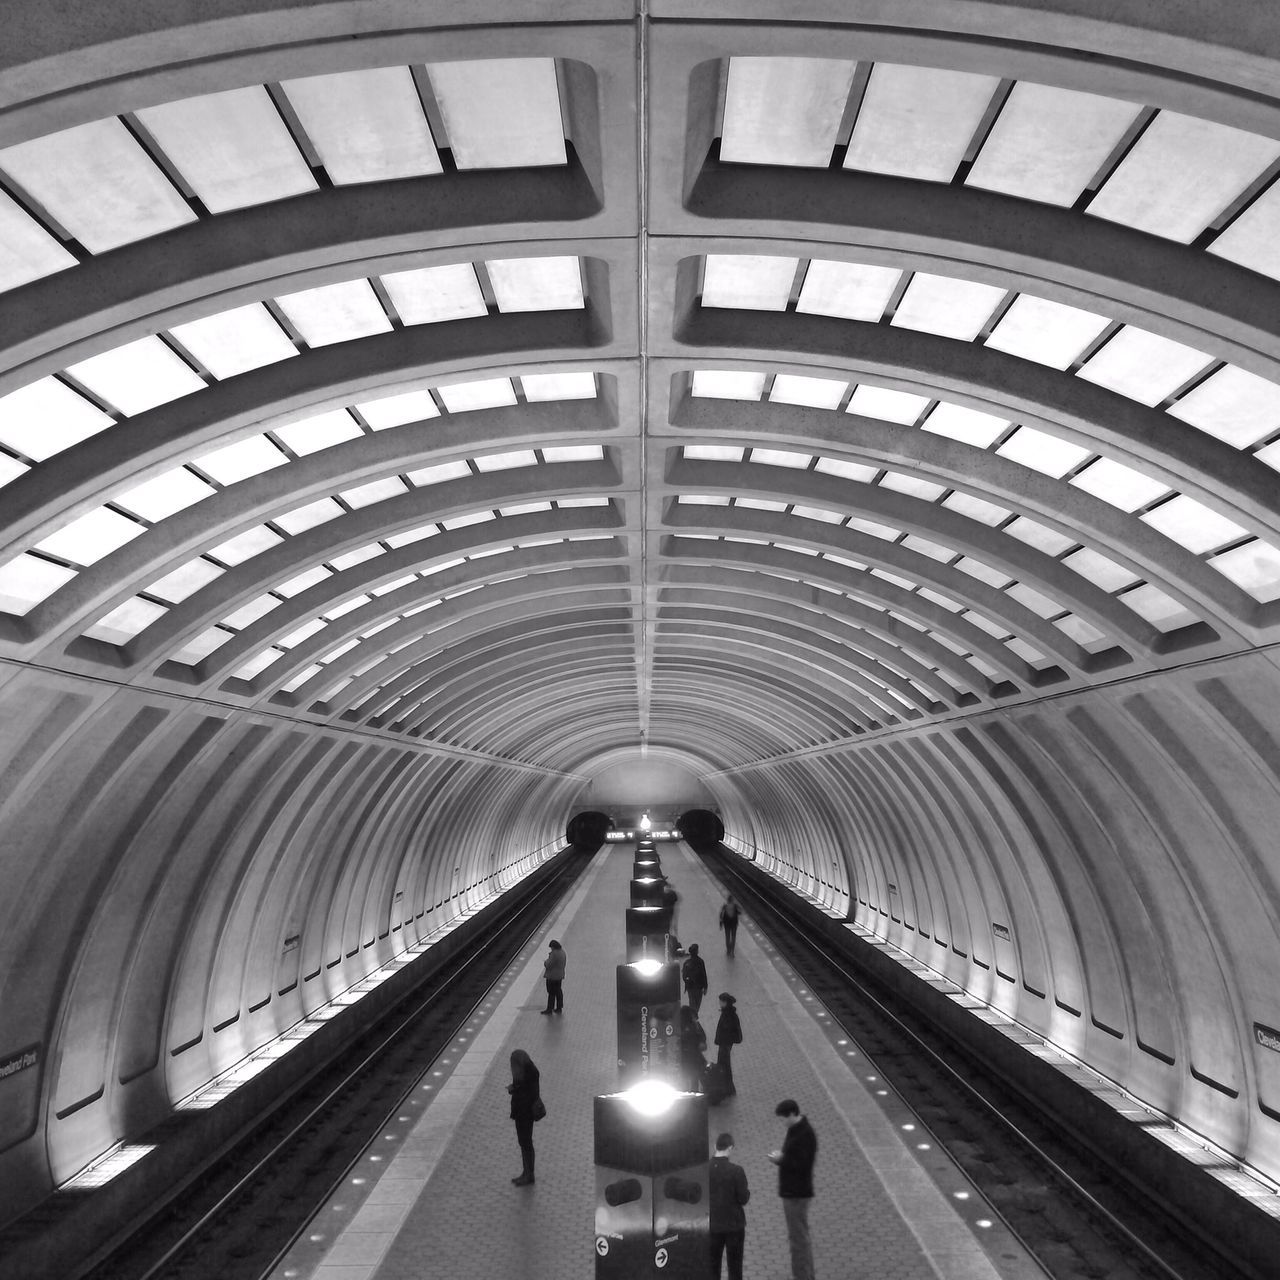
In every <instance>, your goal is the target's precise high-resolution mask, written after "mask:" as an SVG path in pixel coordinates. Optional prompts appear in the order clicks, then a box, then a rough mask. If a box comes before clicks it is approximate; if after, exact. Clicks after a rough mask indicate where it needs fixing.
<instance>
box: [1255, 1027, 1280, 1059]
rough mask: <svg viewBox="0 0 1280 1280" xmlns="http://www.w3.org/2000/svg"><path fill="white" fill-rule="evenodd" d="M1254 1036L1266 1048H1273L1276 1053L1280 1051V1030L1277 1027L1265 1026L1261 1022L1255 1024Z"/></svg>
mask: <svg viewBox="0 0 1280 1280" xmlns="http://www.w3.org/2000/svg"><path fill="white" fill-rule="evenodd" d="M1253 1038H1254V1039H1255V1040H1257V1042H1258V1043H1259V1044H1260V1045H1261V1046H1262V1047H1263V1048H1264V1049H1272V1050H1274V1051H1275V1052H1276V1053H1280V1031H1277V1030H1276V1029H1275V1027H1264V1026H1263V1025H1262V1023H1261V1022H1255V1023H1254V1024H1253Z"/></svg>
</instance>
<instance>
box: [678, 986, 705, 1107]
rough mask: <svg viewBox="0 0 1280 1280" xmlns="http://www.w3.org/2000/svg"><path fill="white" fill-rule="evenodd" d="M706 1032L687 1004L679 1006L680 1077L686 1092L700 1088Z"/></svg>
mask: <svg viewBox="0 0 1280 1280" xmlns="http://www.w3.org/2000/svg"><path fill="white" fill-rule="evenodd" d="M706 1051H707V1033H706V1032H705V1031H703V1029H702V1023H700V1022H699V1021H698V1019H697V1018H695V1017H694V1016H693V1010H692V1009H691V1008H689V1006H688V1005H687V1004H682V1005H681V1006H680V1079H681V1082H682V1083H683V1084H684V1089H685V1092H686V1093H698V1092H699V1091H700V1090H701V1088H702V1073H703V1072H704V1071H705V1070H706V1068H707V1060H706V1058H704V1057H703V1056H702V1055H703V1054H704V1053H706Z"/></svg>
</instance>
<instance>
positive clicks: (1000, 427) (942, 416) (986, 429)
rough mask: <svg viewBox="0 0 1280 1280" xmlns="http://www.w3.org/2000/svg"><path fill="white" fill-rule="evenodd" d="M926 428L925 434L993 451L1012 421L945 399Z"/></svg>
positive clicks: (931, 416)
mask: <svg viewBox="0 0 1280 1280" xmlns="http://www.w3.org/2000/svg"><path fill="white" fill-rule="evenodd" d="M922 426H923V429H924V430H925V431H932V432H933V433H934V434H935V435H940V436H950V437H951V439H952V440H960V441H963V442H964V443H965V444H971V445H973V447H974V448H975V449H989V448H990V447H991V445H993V444H994V443H995V442H996V440H998V439H999V437H1000V435H1001V434H1002V433H1003V432H1004V431H1005V430H1006V429H1007V428H1008V426H1009V422H1008V419H1006V418H997V417H996V415H995V414H993V413H983V412H982V410H981V409H969V408H966V407H965V406H964V405H959V404H952V403H951V402H950V401H949V400H943V401H942V402H941V403H939V404H937V405H935V406H934V408H933V412H932V413H930V414H929V416H928V417H927V418H926V419H925V420H924V422H923V424H922Z"/></svg>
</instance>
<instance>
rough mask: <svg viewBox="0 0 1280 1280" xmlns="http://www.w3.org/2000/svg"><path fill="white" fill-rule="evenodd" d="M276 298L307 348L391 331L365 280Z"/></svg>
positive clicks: (305, 290)
mask: <svg viewBox="0 0 1280 1280" xmlns="http://www.w3.org/2000/svg"><path fill="white" fill-rule="evenodd" d="M276 301H277V302H278V303H279V305H280V310H281V311H283V312H284V313H285V315H286V316H287V317H288V318H289V322H290V323H291V324H292V325H293V326H294V328H295V329H297V331H298V332H299V333H300V334H301V335H302V338H303V341H304V342H306V344H307V345H308V346H309V347H324V346H328V345H329V344H330V343H334V342H349V341H351V340H352V339H354V338H367V337H369V336H370V335H372V334H375V333H390V332H391V321H390V320H388V319H387V313H386V312H385V311H384V310H383V309H382V303H380V302H379V301H378V297H377V294H375V293H374V291H373V286H372V285H371V284H370V283H369V281H368V280H344V281H342V282H341V283H340V284H323V285H320V286H319V287H318V288H315V289H303V290H302V291H301V292H300V293H285V294H281V295H280V297H279V298H277V299H276Z"/></svg>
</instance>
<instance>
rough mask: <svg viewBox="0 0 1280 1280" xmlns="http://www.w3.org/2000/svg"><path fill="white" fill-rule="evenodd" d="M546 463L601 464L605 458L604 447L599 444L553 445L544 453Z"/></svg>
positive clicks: (544, 450)
mask: <svg viewBox="0 0 1280 1280" xmlns="http://www.w3.org/2000/svg"><path fill="white" fill-rule="evenodd" d="M542 457H543V459H544V461H546V462H599V461H600V460H601V459H602V458H603V457H604V447H603V446H602V445H598V444H564V445H551V446H549V447H547V448H545V449H543V451H542Z"/></svg>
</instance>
